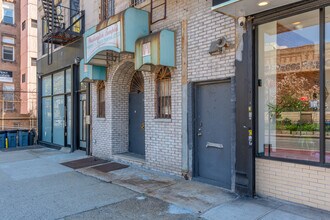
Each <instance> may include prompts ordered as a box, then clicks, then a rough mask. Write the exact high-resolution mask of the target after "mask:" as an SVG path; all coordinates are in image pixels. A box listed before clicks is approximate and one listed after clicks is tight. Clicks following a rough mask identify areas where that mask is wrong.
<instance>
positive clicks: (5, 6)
mask: <svg viewBox="0 0 330 220" xmlns="http://www.w3.org/2000/svg"><path fill="white" fill-rule="evenodd" d="M5 9H8V10H12V11H13V23H7V22H4V20H3V19H4V17H5ZM1 20H2V22H3V23H5V24H12V25H14V24H15V4H14V3H11V2H3V4H2V18H1Z"/></svg>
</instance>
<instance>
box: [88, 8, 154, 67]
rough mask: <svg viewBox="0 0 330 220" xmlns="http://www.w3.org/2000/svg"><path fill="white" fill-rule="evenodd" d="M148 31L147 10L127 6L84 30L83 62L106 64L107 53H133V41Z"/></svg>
mask: <svg viewBox="0 0 330 220" xmlns="http://www.w3.org/2000/svg"><path fill="white" fill-rule="evenodd" d="M149 33H150V25H149V12H147V11H144V10H140V9H136V8H128V9H126V10H124V11H122V12H120V13H119V14H117V15H114V16H112V17H110V18H109V19H108V20H105V21H103V22H101V23H100V24H98V25H97V26H95V27H93V28H91V29H89V30H88V31H86V32H85V34H84V58H85V62H86V64H92V65H98V66H106V65H107V59H108V58H109V56H111V55H109V54H113V53H116V54H117V53H122V52H128V53H134V52H135V41H136V40H137V39H138V38H140V37H143V36H146V35H148V34H149Z"/></svg>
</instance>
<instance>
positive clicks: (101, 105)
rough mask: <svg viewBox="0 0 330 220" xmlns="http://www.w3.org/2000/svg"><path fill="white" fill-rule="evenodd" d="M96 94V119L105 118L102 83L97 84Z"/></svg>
mask: <svg viewBox="0 0 330 220" xmlns="http://www.w3.org/2000/svg"><path fill="white" fill-rule="evenodd" d="M97 93H98V110H97V111H98V112H97V117H99V118H105V84H104V82H103V81H102V82H99V83H98V85H97Z"/></svg>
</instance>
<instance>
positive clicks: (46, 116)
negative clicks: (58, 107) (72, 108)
mask: <svg viewBox="0 0 330 220" xmlns="http://www.w3.org/2000/svg"><path fill="white" fill-rule="evenodd" d="M42 140H43V141H47V142H51V141H52V98H51V97H47V98H42Z"/></svg>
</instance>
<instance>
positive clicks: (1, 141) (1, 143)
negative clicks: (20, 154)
mask: <svg viewBox="0 0 330 220" xmlns="http://www.w3.org/2000/svg"><path fill="white" fill-rule="evenodd" d="M5 147H6V131H0V148H5Z"/></svg>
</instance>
